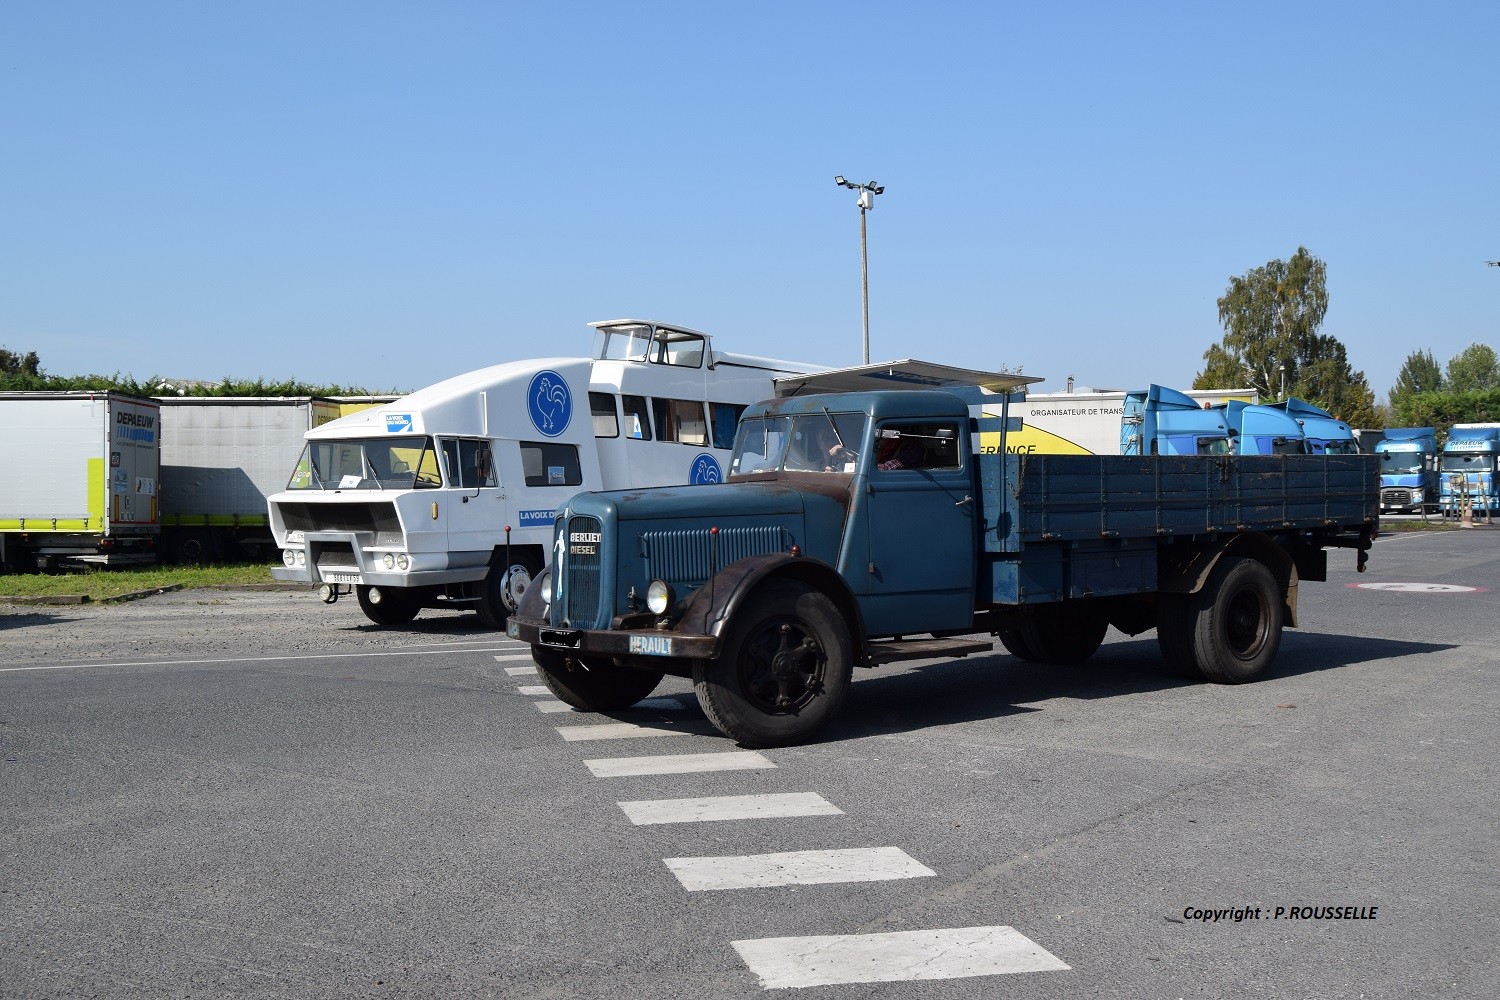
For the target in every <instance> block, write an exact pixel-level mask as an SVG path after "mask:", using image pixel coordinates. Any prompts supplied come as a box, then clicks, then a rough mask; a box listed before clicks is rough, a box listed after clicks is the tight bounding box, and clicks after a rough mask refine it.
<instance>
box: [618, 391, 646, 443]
mask: <svg viewBox="0 0 1500 1000" xmlns="http://www.w3.org/2000/svg"><path fill="white" fill-rule="evenodd" d="M620 405H621V406H623V407H624V408H625V436H626V437H628V438H630V439H631V440H633V441H650V440H651V413H650V410H649V409H647V407H646V397H645V396H621V397H620Z"/></svg>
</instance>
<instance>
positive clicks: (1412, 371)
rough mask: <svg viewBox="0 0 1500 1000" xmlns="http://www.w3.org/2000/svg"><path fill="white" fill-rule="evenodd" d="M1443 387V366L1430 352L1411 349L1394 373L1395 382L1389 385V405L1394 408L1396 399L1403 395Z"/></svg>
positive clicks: (1437, 389)
mask: <svg viewBox="0 0 1500 1000" xmlns="http://www.w3.org/2000/svg"><path fill="white" fill-rule="evenodd" d="M1443 388H1444V386H1443V368H1442V366H1441V365H1439V364H1438V363H1437V359H1436V358H1434V357H1433V356H1432V352H1431V351H1412V352H1411V353H1410V354H1408V355H1407V356H1406V363H1405V364H1403V365H1402V366H1401V371H1400V372H1398V373H1397V375H1396V384H1395V385H1393V386H1391V391H1390V399H1391V406H1392V407H1393V408H1394V407H1395V406H1396V403H1397V400H1399V399H1401V398H1403V397H1405V396H1412V395H1415V394H1416V393H1419V392H1440V391H1441V390H1442V389H1443Z"/></svg>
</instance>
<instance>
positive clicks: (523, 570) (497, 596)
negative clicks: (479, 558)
mask: <svg viewBox="0 0 1500 1000" xmlns="http://www.w3.org/2000/svg"><path fill="white" fill-rule="evenodd" d="M541 569H542V567H541V566H540V565H539V564H538V563H537V562H536V560H535V559H533V558H532V557H531V556H529V555H516V556H513V557H512V558H511V561H510V565H508V566H507V565H506V564H505V561H504V560H503V559H502V560H500V561H499V562H496V563H495V564H493V565H492V566H490V571H489V572H488V573H486V574H485V577H484V581H483V582H482V583H480V585H479V604H478V606H477V607H476V609H475V610H477V611H478V612H479V622H480V624H481V625H483V626H484V627H485V628H488V629H494V630H495V631H497V632H503V631H504V630H505V623H506V622H508V621H509V620H510V615H511V612H513V611H515V610H516V609H517V608H519V607H520V606H521V597H522V596H523V595H524V594H525V593H526V588H527V587H529V586H531V578H532V577H533V576H535V575H536V574H537V573H539V572H541Z"/></svg>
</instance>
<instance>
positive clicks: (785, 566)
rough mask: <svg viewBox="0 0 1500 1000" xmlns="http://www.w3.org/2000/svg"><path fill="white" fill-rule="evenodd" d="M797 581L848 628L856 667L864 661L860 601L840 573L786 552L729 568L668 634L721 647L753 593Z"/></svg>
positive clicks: (688, 605)
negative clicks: (823, 599) (708, 638)
mask: <svg viewBox="0 0 1500 1000" xmlns="http://www.w3.org/2000/svg"><path fill="white" fill-rule="evenodd" d="M773 579H775V580H798V581H800V582H802V583H805V584H807V585H808V586H810V587H813V588H814V589H816V590H818V591H820V592H822V593H823V594H825V595H827V597H828V598H829V600H831V601H833V603H834V606H835V607H837V608H838V609H839V613H840V614H841V615H843V617H844V620H845V621H847V622H848V623H849V633H850V635H849V638H850V640H851V641H852V642H853V644H854V652H855V662H856V663H858V662H860V661H861V660H862V659H863V658H864V653H865V623H864V616H863V614H862V613H861V612H860V608H859V602H858V601H856V600H855V599H854V593H853V591H851V590H850V589H849V585H848V583H846V582H845V581H844V578H843V577H842V576H840V575H839V572H838V570H836V569H834V568H833V567H832V566H830V565H829V564H828V563H825V562H823V561H822V560H821V559H813V558H810V557H808V556H794V555H789V554H788V553H785V552H773V553H769V554H766V555H758V556H749V557H747V558H745V559H741V560H739V561H737V562H733V563H730V564H729V565H728V566H725V567H724V568H723V569H721V570H719V572H717V573H715V574H714V575H713V576H712V577H711V578H709V581H708V582H707V583H705V584H704V585H703V586H701V587H699V588H698V589H697V590H695V591H693V593H692V594H691V595H689V596H688V597H687V599H686V600H684V601H683V604H682V611H681V614H680V615H678V616H677V617H676V620H675V621H674V622H673V625H672V631H677V632H690V633H694V634H697V635H712V636H713V637H714V638H715V639H716V640H718V642H716V643H715V646H714V654H715V655H718V651H719V649H720V648H721V646H722V641H723V635H724V630H725V628H726V627H727V626H728V624H729V622H730V621H731V620H733V618H734V615H735V613H736V612H737V611H738V610H739V609H740V608H741V607H742V606H743V605H744V603H745V601H746V600H747V599H748V598H749V597H750V595H751V594H752V593H754V592H755V589H756V588H757V587H759V586H760V585H761V584H762V583H764V582H765V581H767V580H773Z"/></svg>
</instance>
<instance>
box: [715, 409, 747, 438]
mask: <svg viewBox="0 0 1500 1000" xmlns="http://www.w3.org/2000/svg"><path fill="white" fill-rule="evenodd" d="M744 412H745V407H744V406H742V405H740V404H737V403H709V404H708V424H709V427H710V428H711V429H712V430H713V435H714V447H715V448H733V447H734V431H735V428H736V427H738V426H739V424H740V414H742V413H744Z"/></svg>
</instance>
